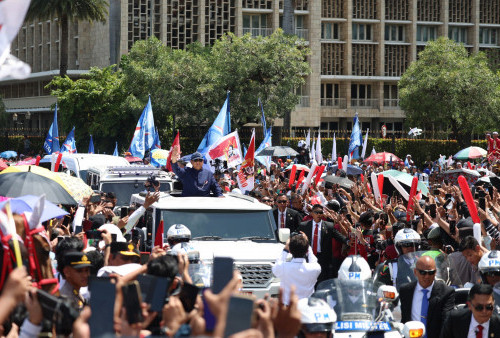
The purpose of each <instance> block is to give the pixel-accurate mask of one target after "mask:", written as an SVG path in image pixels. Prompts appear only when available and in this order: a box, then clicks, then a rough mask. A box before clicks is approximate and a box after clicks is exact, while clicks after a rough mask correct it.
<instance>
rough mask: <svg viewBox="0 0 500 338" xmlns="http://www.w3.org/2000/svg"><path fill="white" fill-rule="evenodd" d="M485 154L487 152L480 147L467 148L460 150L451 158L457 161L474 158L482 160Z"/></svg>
mask: <svg viewBox="0 0 500 338" xmlns="http://www.w3.org/2000/svg"><path fill="white" fill-rule="evenodd" d="M486 154H488V152H487V151H486V150H484V149H483V148H481V147H468V148H465V149H462V150H460V151H459V152H458V153H456V154H455V155H454V156H453V158H455V159H457V160H468V159H474V158H483V157H486Z"/></svg>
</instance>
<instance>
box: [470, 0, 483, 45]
mask: <svg viewBox="0 0 500 338" xmlns="http://www.w3.org/2000/svg"><path fill="white" fill-rule="evenodd" d="M479 5H480V0H472V23H473V24H474V27H472V29H470V30H469V32H468V33H469V34H472V39H470V40H469V42H470V43H471V44H472V45H473V46H474V47H473V49H474V52H475V53H476V52H478V51H479V11H480V6H479Z"/></svg>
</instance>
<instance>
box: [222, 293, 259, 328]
mask: <svg viewBox="0 0 500 338" xmlns="http://www.w3.org/2000/svg"><path fill="white" fill-rule="evenodd" d="M253 313H254V301H253V299H252V298H251V297H249V296H245V295H233V296H231V298H230V299H229V308H228V310H227V317H226V330H225V331H224V337H229V336H231V335H233V334H235V333H236V332H240V331H244V330H248V329H249V328H250V327H251V326H252V319H253V318H252V316H253Z"/></svg>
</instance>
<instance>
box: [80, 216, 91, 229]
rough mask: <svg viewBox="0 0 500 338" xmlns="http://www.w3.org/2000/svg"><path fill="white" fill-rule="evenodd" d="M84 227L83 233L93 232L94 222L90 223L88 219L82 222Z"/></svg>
mask: <svg viewBox="0 0 500 338" xmlns="http://www.w3.org/2000/svg"><path fill="white" fill-rule="evenodd" d="M82 227H83V231H89V230H92V221H89V220H88V219H86V220H84V221H83V222H82Z"/></svg>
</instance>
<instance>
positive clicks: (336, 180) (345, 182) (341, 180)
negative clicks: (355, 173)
mask: <svg viewBox="0 0 500 338" xmlns="http://www.w3.org/2000/svg"><path fill="white" fill-rule="evenodd" d="M324 180H325V182H328V183H331V184H338V185H339V186H341V187H342V188H347V189H351V188H352V186H353V185H354V182H353V181H351V180H350V179H348V178H345V177H340V176H334V175H328V176H325V178H324Z"/></svg>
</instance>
